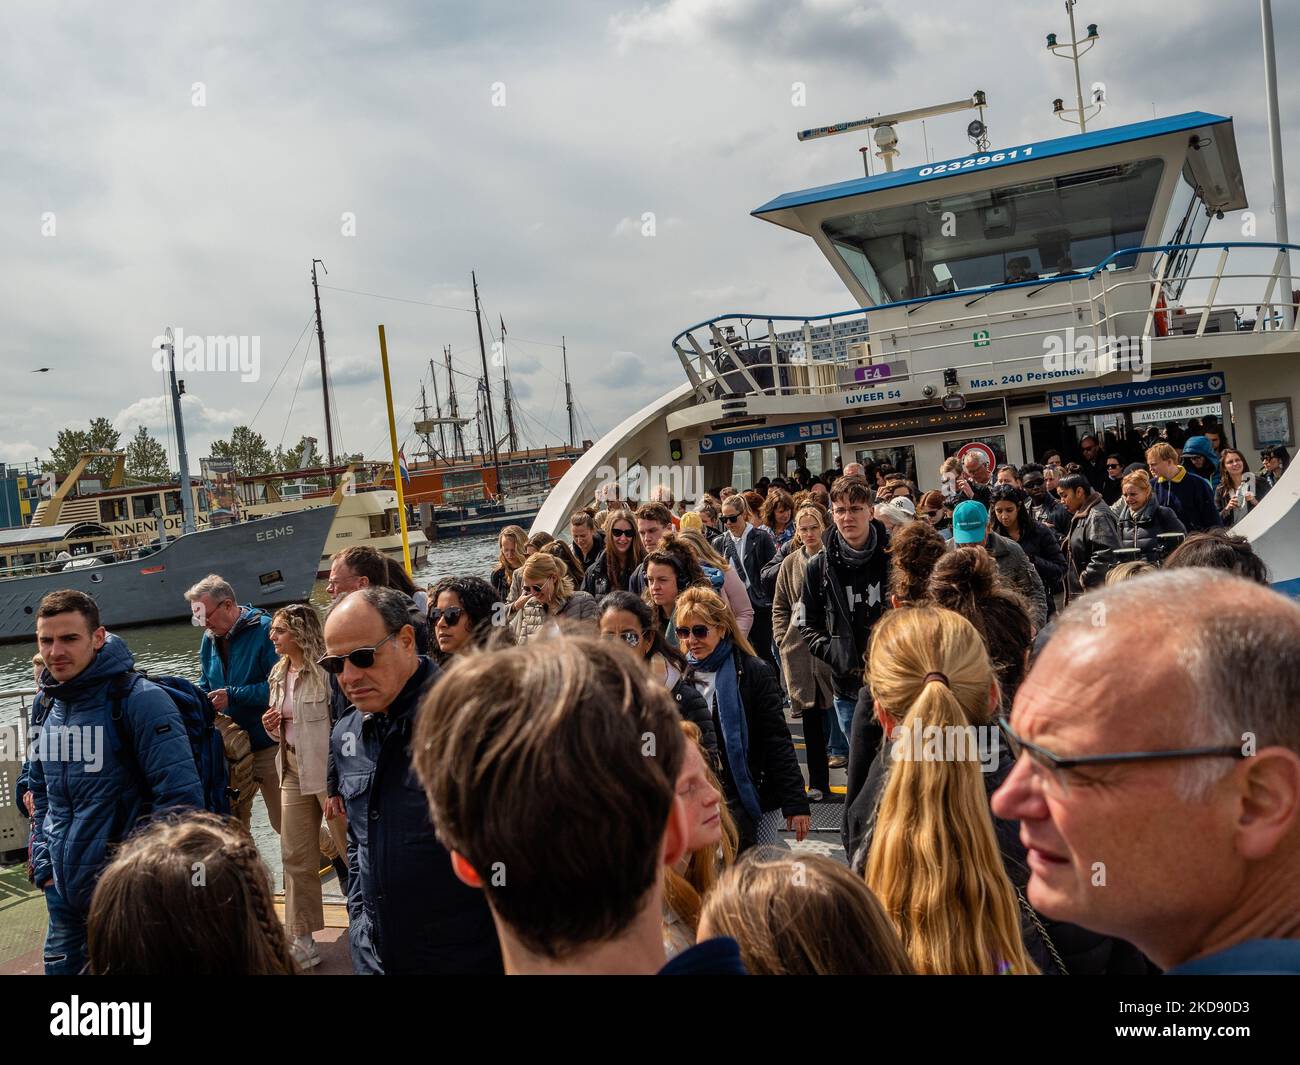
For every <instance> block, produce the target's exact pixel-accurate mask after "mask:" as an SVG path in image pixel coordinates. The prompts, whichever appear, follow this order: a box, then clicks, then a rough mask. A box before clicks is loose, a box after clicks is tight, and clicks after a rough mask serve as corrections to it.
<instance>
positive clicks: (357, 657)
mask: <svg viewBox="0 0 1300 1065" xmlns="http://www.w3.org/2000/svg"><path fill="white" fill-rule="evenodd" d="M397 631H398V632H401V629H398V630H397ZM396 635H397V633H396V632H390V633H389V634H388V635H387V636H385V637H384V638H383V639H382V640H380V641H379V642H378V643H377V644H375V646H374V647H358V648H356V649H355V650H352V651H349V652H348V653H347V654H345V655H325V656H324V657H322V658H318V659H316V664H317V665H318V666H320V667H321V669H323V670H324V671H325V672H326V673H332V674H334V675H335V676H338V674H340V673H342V672H343V663H344V662H345V661H346V662H351V663H352V664H353V665H354V666H356V667H357V669H369V668H370V667H371V666H373V665H374V664H375V652H376V651H378V650H379V649H380V648H381V647H383V646H384V644H386V643H387V642H388V641H389V640H391V639H392V638H393V637H394V636H396Z"/></svg>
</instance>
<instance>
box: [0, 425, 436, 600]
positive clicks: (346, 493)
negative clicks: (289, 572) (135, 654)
mask: <svg viewBox="0 0 1300 1065" xmlns="http://www.w3.org/2000/svg"><path fill="white" fill-rule="evenodd" d="M106 458H109V459H112V460H113V468H112V471H111V472H110V474H109V475H108V477H107V478H106V480H107V484H106V485H105V486H104V487H98V486H99V485H100V484H103V482H104V480H105V479H97V480H94V481H91V482H89V483H91V484H93V485H95V486H96V487H94V488H91V489H90V490H87V491H82V490H81V489H82V487H83V485H84V484H86V483H87V479H86V478H84V476H83V475H84V473H85V470H86V468H87V467H88V466H89V465H90V464H91V463H92V462H94V461H95V460H97V459H101V460H102V459H106ZM125 461H126V459H125V454H124V453H123V452H99V451H96V452H86V453H84V454H83V455H81V457H80V460H79V461H78V463H77V465H76V466H75V467H73V469H72V470H71V471H69V473H68V476H67V477H66V478H64V479H63V481H62V482H61V483H60V484H59V486H58V488H57V489H56V490H55V491H54V493H53V495H52V497H51V498H49V499H42V500H41V501H40V503H39V504H38V505H37V507H36V511H35V513H34V514H33V515H32V528H41V529H43V530H44V532H42V533H32V534H23V530H7V531H6V530H0V568H3V569H5V570H8V571H11V572H12V571H15V570H17V569H22V568H23V567H33V566H39V565H41V564H48V563H51V562H53V561H55V560H56V559H57V557H58V555H59V554H60V553H61V552H64V551H66V552H68V553H69V554H71V555H73V556H80V555H85V554H102V553H105V552H115V553H117V554H119V555H120V554H123V553H127V552H130V551H131V550H134V549H138V548H139V547H141V546H144V545H149V544H154V543H155V542H166V540H167V539H168V538H171V537H175V536H178V535H180V533H181V531H182V528H183V514H182V506H181V487H180V485H179V484H176V483H172V484H150V485H130V486H128V485H126V483H125V472H124V471H125ZM371 472H372V471H368V469H367V468H365V467H362V466H359V465H353V466H335V467H323V468H319V469H305V470H292V471H289V472H285V473H274V474H252V475H249V476H246V477H238V478H235V479H234V481H233V484H231V485H227V484H226V483H225V482H224V481H222V480H220V479H218V480H216V481H215V482H214V481H209V482H195V483H194V484H193V485H192V486H191V498H192V501H193V518H194V524H195V527H196V528H197V529H205V528H207V527H208V526H209V525H221V524H225V523H228V522H231V521H238V520H240V519H241V518H242V519H249V518H265V517H275V516H280V515H289V514H296V513H299V512H301V511H304V510H308V509H311V508H314V507H322V506H325V505H331V506H333V507H334V508H335V509H334V515H335V516H334V522H333V525H332V526H331V527H330V532H329V536H328V537H327V538H326V540H325V544H324V549H323V552H322V554H321V556H320V558H319V560H318V562H317V568H316V573H317V576H320V577H324V576H327V575H328V573H329V560H330V558H331V556H332V555H333V554H334V553H335V552H337V551H342V550H343V549H345V548H347V547H351V546H353V545H354V544H365V545H367V546H369V547H374V548H376V549H377V550H379V551H382V552H383V553H384V554H385V555H388V556H389V557H391V558H394V559H396V560H398V561H401V558H402V535H401V529H400V528H399V522H398V514H397V493H396V492H394V491H392V490H391V489H388V490H385V489H384V488H383V486H382V485H379V484H375V483H372V482H371V480H370V477H371ZM331 475H333V476H334V478H335V479H336V481H337V482H338V483H337V487H336V488H335V489H334V490H333V491H331V490H330V488H329V487H328V486H326V487H323V488H321V487H316V486H314V485H312V484H311V479H318V480H321V481H322V482H323V481H324V479H326V478H328V477H330V476H331ZM286 485H288V486H291V487H289V490H288V491H282V490H281V489H282V488H284V487H285V486H286ZM160 529H161V531H160ZM6 532H7V533H8V535H6ZM408 539H409V541H410V548H411V563H412V565H414V566H418V565H420V564H421V563H422V562H423V561H424V558H425V556H426V554H427V552H428V548H429V545H428V541H427V540H426V538H425V536H424V533H423V532H421V531H420V530H418V529H412V530H411V532H410V534H409V537H408Z"/></svg>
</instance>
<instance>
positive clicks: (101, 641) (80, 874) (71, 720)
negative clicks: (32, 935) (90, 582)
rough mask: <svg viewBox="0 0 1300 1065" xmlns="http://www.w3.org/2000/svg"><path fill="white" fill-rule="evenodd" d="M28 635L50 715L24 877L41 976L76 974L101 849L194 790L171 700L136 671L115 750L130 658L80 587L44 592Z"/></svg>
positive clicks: (199, 804)
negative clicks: (45, 927) (116, 693)
mask: <svg viewBox="0 0 1300 1065" xmlns="http://www.w3.org/2000/svg"><path fill="white" fill-rule="evenodd" d="M36 640H37V643H38V644H39V646H40V649H41V655H42V657H43V658H44V659H45V673H44V674H43V675H42V677H41V687H42V689H43V690H44V696H43V698H44V699H45V701H46V702H47V703H48V705H49V713H48V714H47V715H46V716H45V718H44V720H43V722H42V723H41V725H40V726H39V731H37V730H33V734H32V737H31V739H32V743H31V746H30V749H29V752H28V753H29V757H30V761H31V769H30V783H29V787H30V788H31V792H32V802H33V806H34V816H35V820H36V824H35V830H34V832H33V834H32V870H33V873H34V876H33V879H34V881H35V883H36V885H37V886H38V887H40V888H41V889H42V890H44V892H45V902H46V906H47V908H48V909H49V915H50V923H49V931H48V933H47V934H46V938H45V972H46V974H47V975H51V976H64V975H75V974H76V973H79V972H80V971H81V970H82V968H83V967H84V966H85V964H86V914H87V913H88V912H89V910H90V897H91V895H92V893H93V892H94V890H95V882H96V881H97V880H98V879H99V874H100V873H101V872H102V871H103V869H104V866H105V865H107V864H108V850H109V848H110V847H111V846H112V845H113V844H115V843H118V842H120V841H121V840H123V839H125V838H126V836H127V835H128V834H129V833H130V832H131V830H132V829H133V828H134V827H135V826H136V824H137V823H138V822H140V821H141V820H142V819H143V818H144V817H147V816H150V815H157V814H159V813H160V812H162V811H165V810H180V809H186V808H192V809H202V808H203V788H202V786H201V785H200V783H199V772H198V769H197V768H196V767H195V764H194V752H193V750H192V749H191V748H190V741H189V737H188V736H187V734H186V731H185V724H184V722H183V721H182V720H181V715H180V711H178V710H177V709H176V706H175V704H174V703H173V702H172V701H171V698H170V697H169V696H168V695H167V694H166V693H165V692H163V691H162V690H161V689H159V688H157V687H156V686H155V685H153V684H151V683H149V681H147V680H145V679H144V678H143V677H138V678H136V679H135V681H134V683H133V684H132V685H131V686H130V688H129V689H127V690H126V694H125V695H124V697H123V698H122V700H121V712H122V716H123V719H124V724H125V729H124V730H123V731H124V732H125V734H126V736H128V737H130V738H131V741H132V745H133V749H132V750H129V751H128V750H125V749H122V746H121V740H120V738H119V731H118V728H117V726H116V725H114V723H113V720H112V715H113V702H114V700H113V696H112V693H111V691H110V688H115V687H116V686H117V685H124V681H123V680H122V679H120V678H122V677H123V675H124V674H127V673H129V672H130V671H131V669H132V667H133V665H134V664H135V660H134V659H133V658H132V657H131V652H130V651H129V650H128V649H127V646H126V644H125V643H123V642H122V641H121V640H120V639H118V638H117V637H116V636H112V635H110V634H109V633H107V632H105V631H104V628H103V626H101V625H100V623H99V607H98V606H97V605H96V604H95V600H93V599H92V598H91V597H90V596H88V595H86V594H85V593H84V592H77V591H59V592H51V593H50V594H49V595H47V596H46V597H45V598H44V599H42V600H41V604H40V607H39V608H38V609H37V611H36Z"/></svg>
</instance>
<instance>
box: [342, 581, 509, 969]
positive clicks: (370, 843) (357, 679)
mask: <svg viewBox="0 0 1300 1065" xmlns="http://www.w3.org/2000/svg"><path fill="white" fill-rule="evenodd" d="M325 651H326V653H325V656H324V657H323V658H321V659H320V666H321V668H322V669H324V670H325V671H326V672H327V673H329V674H331V675H334V676H336V677H337V678H338V680H339V684H340V687H341V688H342V690H343V693H344V695H345V696H346V697H347V699H348V701H349V703H350V706H349V709H348V711H347V713H345V714H344V715H343V717H341V718H340V719H339V721H338V723H337V724H336V725H335V726H334V730H333V732H332V733H331V736H330V752H331V755H332V763H331V773H332V774H334V776H335V778H336V780H337V792H338V795H339V796H341V798H342V802H343V806H344V808H345V810H346V812H347V815H348V939H349V942H350V946H351V949H352V967H353V970H354V971H355V972H356V973H358V974H397V973H412V974H414V973H439V974H441V973H499V972H501V971H502V965H501V953H500V948H499V947H498V945H497V936H496V929H495V927H494V926H493V924H492V916H491V914H490V913H489V911H488V908H487V904H486V903H485V902H484V900H483V896H482V893H481V892H478V891H474V890H473V889H471V888H468V887H466V886H465V885H464V884H462V883H461V882H460V881H459V880H457V879H456V877H455V875H454V874H453V873H452V869H451V859H450V856H449V855H448V853H447V850H446V848H444V847H443V846H442V844H441V843H439V842H438V839H437V837H436V836H435V835H434V831H433V824H432V823H431V822H430V820H429V808H428V804H427V802H426V801H425V798H424V793H423V792H422V791H421V790H420V789H419V786H418V785H417V784H416V783H415V778H414V777H413V776H412V771H411V749H410V738H411V729H412V727H413V725H414V721H415V716H416V711H417V709H418V707H419V704H420V700H421V698H422V697H423V696H424V694H425V692H426V690H427V689H428V688H429V687H430V686H431V685H432V684H433V683H435V682H436V681H437V680H438V678H439V677H440V676H441V671H440V670H439V669H438V667H437V665H435V664H434V663H433V662H432V661H430V660H429V659H428V658H426V657H425V656H423V655H421V654H419V653H417V650H416V646H415V630H414V628H413V627H412V625H411V624H410V618H409V615H408V612H407V597H406V596H404V595H402V594H401V593H400V592H398V591H396V590H394V589H392V588H373V587H366V588H360V589H358V590H357V591H354V592H352V593H351V594H349V595H348V596H346V597H345V598H343V599H341V600H339V601H338V602H336V603H335V604H334V605H333V606H332V607H331V608H330V612H329V615H328V617H327V618H326V620H325Z"/></svg>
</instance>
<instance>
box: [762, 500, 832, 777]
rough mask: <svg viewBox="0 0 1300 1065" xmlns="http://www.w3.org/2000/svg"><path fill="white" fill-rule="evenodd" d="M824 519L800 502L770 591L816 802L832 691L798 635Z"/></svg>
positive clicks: (824, 768)
mask: <svg viewBox="0 0 1300 1065" xmlns="http://www.w3.org/2000/svg"><path fill="white" fill-rule="evenodd" d="M825 531H826V519H825V518H824V517H823V511H822V509H821V508H820V507H819V506H817V505H816V504H814V503H805V504H804V505H803V506H801V507H800V508H799V510H798V511H797V512H796V514H795V519H794V539H795V543H797V544H798V546H797V547H791V549H790V553H789V554H788V555H787V556H786V559H785V561H784V562H782V563H781V569H780V570H779V571H778V572H777V577H776V592H775V594H774V595H773V597H772V638H773V639H774V640H775V641H776V645H777V647H778V648H780V650H781V668H782V669H784V670H785V686H786V690H787V692H789V695H790V709H791V710H792V711H794V712H795V713H796V715H800V716H802V719H803V739H804V748H805V754H806V756H807V759H808V801H809V802H821V801H822V800H823V799H825V798H826V797H827V796H828V795H829V794H830V787H831V781H830V768H829V764H828V762H827V756H826V716H827V714H828V713H829V712H830V707H831V705H832V699H833V698H834V695H835V691H834V688H833V687H832V685H831V669H830V666H828V665H827V664H826V663H825V662H823V661H822V660H821V659H819V658H814V657H813V655H812V652H811V651H809V650H808V646H807V645H806V644H805V643H804V642H803V637H802V636H800V635H799V625H800V623H801V621H802V617H801V616H800V615H802V613H803V605H802V603H800V599H801V598H802V597H803V584H804V571H805V570H806V569H807V568H808V562H809V560H810V559H811V558H812V557H813V556H814V555H815V554H817V552H818V551H820V550H821V549H822V533H824V532H825Z"/></svg>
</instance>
